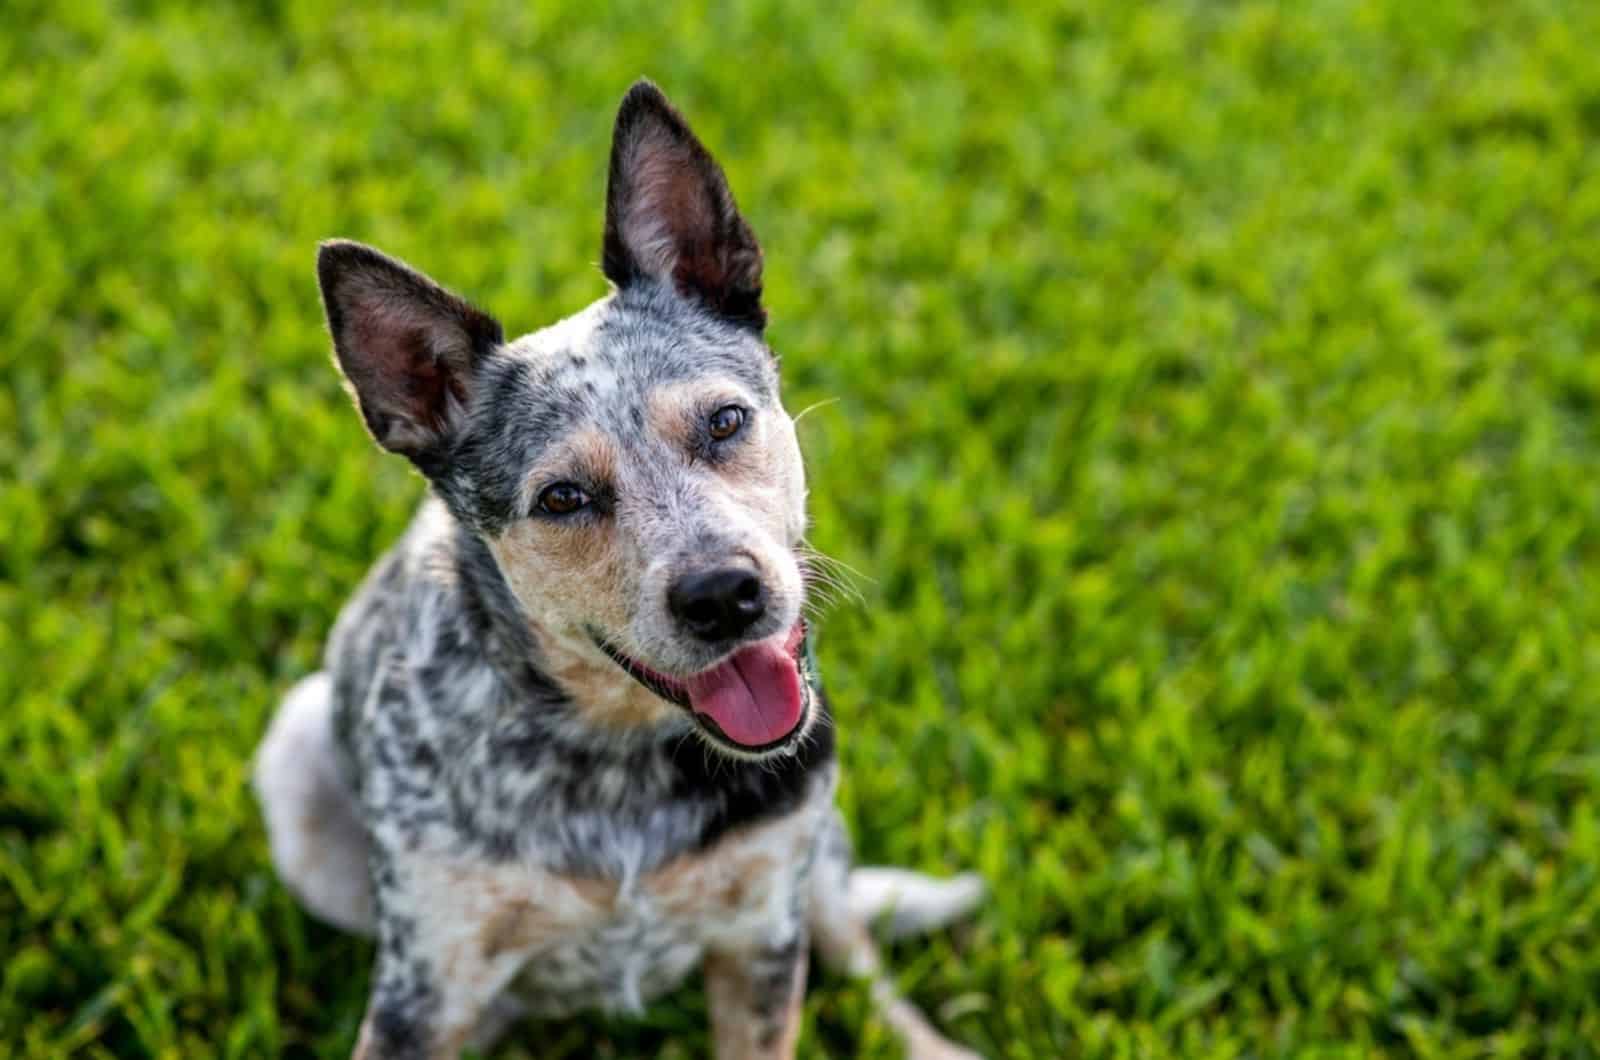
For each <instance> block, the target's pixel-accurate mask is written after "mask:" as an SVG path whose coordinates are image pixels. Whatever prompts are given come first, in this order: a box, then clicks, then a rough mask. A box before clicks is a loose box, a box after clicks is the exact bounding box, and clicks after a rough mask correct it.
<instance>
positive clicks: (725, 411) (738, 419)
mask: <svg viewBox="0 0 1600 1060" xmlns="http://www.w3.org/2000/svg"><path fill="white" fill-rule="evenodd" d="M707 426H708V427H709V428H710V431H711V437H713V438H715V439H716V440H717V441H719V442H721V441H726V440H727V439H729V438H732V437H733V436H734V435H736V434H738V433H739V428H740V427H743V426H744V409H742V408H740V407H739V406H738V405H724V406H722V407H721V408H720V409H718V410H717V411H715V412H713V413H712V414H711V420H710V422H709V423H708V424H707Z"/></svg>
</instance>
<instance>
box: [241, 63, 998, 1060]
mask: <svg viewBox="0 0 1600 1060" xmlns="http://www.w3.org/2000/svg"><path fill="white" fill-rule="evenodd" d="M317 271H318V276H319V279H320V280H321V284H322V296H323V302H324V304H325V306H326V309H327V315H328V325H329V328H330V330H331V331H332V334H333V346H334V351H335V353H336V355H337V360H338V363H339V367H340V368H341V370H342V371H343V372H344V376H345V378H346V379H347V380H348V382H349V386H350V390H351V391H352V393H353V394H354V397H355V400H356V404H357V405H358V406H359V408H360V410H361V415H362V416H363V418H364V419H365V420H366V424H367V427H368V428H369V429H370V430H371V432H372V435H373V437H374V438H376V439H377V441H378V443H379V444H380V445H382V446H383V447H384V448H386V449H389V450H391V451H394V452H397V453H401V454H403V455H404V456H406V457H408V458H409V459H410V460H411V461H412V462H413V463H414V464H415V465H416V466H417V468H419V469H420V470H421V472H422V474H423V475H424V476H426V478H427V480H428V482H429V483H430V485H431V487H432V490H431V495H430V498H429V499H428V500H427V501H426V503H424V505H423V506H422V509H421V511H420V512H419V514H418V515H417V518H416V521H415V522H414V523H413V525H412V527H411V528H410V530H409V531H408V532H407V533H406V535H405V537H404V538H403V539H402V540H401V541H400V543H399V544H398V545H396V547H395V548H394V549H393V550H392V551H391V552H390V553H389V554H388V555H387V556H386V557H385V558H384V559H383V560H382V561H381V562H380V563H379V564H378V565H377V567H376V568H375V569H374V570H373V572H372V574H371V575H370V577H369V578H368V579H367V582H366V584H365V585H364V586H363V587H362V589H361V591H360V592H359V593H358V594H357V595H356V596H355V598H354V599H353V600H351V602H350V603H349V604H348V605H347V606H346V607H345V609H344V612H343V614H342V615H341V616H340V618H339V621H338V624H337V625H336V626H335V628H334V631H333V635H332V638H331V639H330V641H329V644H328V651H327V662H326V669H325V670H324V671H323V672H320V673H318V674H315V675H313V676H311V677H309V678H306V679H305V680H304V681H302V682H301V683H300V684H299V685H298V686H296V687H295V688H294V690H293V691H291V692H290V694H289V695H288V697H287V698H286V699H285V701H284V703H283V706H282V707H281V708H280V710H279V712H278V715H277V718H276V719H275V720H274V722H273V724H272V727H271V729H270V731H269V732H268V733H267V737H266V740H265V741H264V742H263V744H262V747H261V749H260V751H259V753H258V756H257V761H256V773H255V784H256V789H257V792H258V794H259V796H260V799H261V802H262V805H263V807H264V810H265V814H266V819H267V825H268V830H269V833H270V836H271V843H272V856H273V860H274V862H275V863H276V865H277V868H278V871H279V873H280V874H281V875H282V877H283V879H284V881H285V883H287V884H288V886H289V888H290V889H291V890H292V891H293V892H294V893H295V894H296V895H297V896H298V897H299V898H300V900H301V901H302V902H303V903H304V904H305V905H306V907H307V908H308V909H309V910H310V911H311V912H312V913H314V914H316V915H317V916H319V917H321V918H323V919H325V920H327V921H330V922H332V923H334V924H336V925H339V926H341V927H344V928H347V929H349V930H352V931H358V932H364V933H373V932H375V933H376V935H377V938H378V951H377V965H376V968H375V971H374V975H373V982H372V992H371V999H370V1002H369V1005H368V1009H367V1015H366V1019H365V1021H364V1022H363V1024H362V1027H361V1034H360V1038H359V1041H358V1042H357V1045H356V1049H355V1053H356V1055H357V1056H360V1057H367V1058H377V1057H438V1056H451V1055H454V1054H456V1053H457V1052H458V1051H459V1050H460V1049H461V1048H462V1047H463V1046H464V1045H469V1044H470V1045H473V1046H476V1047H479V1048H482V1047H485V1046H486V1045H487V1044H488V1043H489V1042H491V1041H492V1040H493V1039H494V1037H495V1036H496V1035H497V1034H498V1033H499V1032H500V1031H501V1030H503V1029H504V1028H505V1026H506V1025H507V1024H508V1023H510V1022H511V1021H512V1020H514V1019H515V1018H517V1016H519V1015H520V1014H522V1013H524V1012H531V1013H535V1014H539V1015H543V1016H552V1015H560V1014H563V1013H570V1012H573V1011H575V1010H578V1009H581V1008H584V1007H588V1006H601V1007H606V1008H611V1009H621V1010H624V1011H637V1010H638V1009H640V1008H641V1007H642V1006H643V1005H644V1004H645V1003H646V1002H648V1001H650V1000H651V999H652V998H655V997H657V996H658V995H660V994H662V993H663V992H665V991H667V990H669V989H671V988H673V987H674V986H676V985H677V984H678V983H680V982H681V981H682V980H683V979H684V978H686V977H687V976H688V975H689V974H690V973H691V971H692V970H693V969H694V968H696V967H697V966H699V967H701V968H703V970H704V974H705V982H706V991H707V995H708V997H709V1003H710V1010H711V1019H712V1023H713V1036H714V1039H715V1042H716V1049H717V1053H718V1055H719V1056H720V1057H724V1058H728V1057H752V1056H788V1055H790V1054H792V1053H793V1051H794V1040H795V1035H796V1030H797V1027H798V1012H799V1005H800V998H801V994H802V991H803V989H804V982H805V969H806V959H807V954H808V951H809V948H810V945H811V944H815V946H816V947H817V949H818V951H819V952H820V953H821V954H822V956H823V957H824V959H825V960H827V961H828V962H829V963H830V964H832V965H836V966H838V967H839V968H841V969H843V970H845V971H847V972H849V973H850V974H853V975H858V976H864V977H869V978H870V979H871V980H872V982H873V993H874V997H875V998H876V1000H877V1001H878V1002H879V1004H880V1005H881V1006H882V1008H883V1011H884V1013H885V1015H886V1017H887V1019H888V1020H889V1022H890V1023H891V1024H892V1025H893V1026H894V1027H895V1028H896V1029H897V1030H898V1031H899V1032H900V1033H901V1034H902V1036H903V1037H904V1039H905V1042H906V1045H907V1047H908V1051H909V1052H910V1053H911V1054H912V1055H913V1056H916V1057H952V1056H969V1055H971V1054H969V1053H967V1051H966V1050H964V1049H961V1048H959V1047H957V1046H954V1045H952V1044H951V1043H949V1042H948V1041H946V1040H945V1039H943V1038H941V1037H940V1036H939V1035H938V1034H937V1033H936V1032H935V1031H934V1030H933V1029H932V1027H930V1026H929V1024H928V1023H927V1022H926V1021H925V1020H924V1019H923V1017H922V1016H921V1015H920V1014H919V1013H918V1012H917V1011H916V1010H915V1009H914V1008H912V1007H911V1006H910V1005H909V1004H908V1003H906V1002H905V1001H903V1000H901V999H899V998H897V997H896V996H895V995H894V992H893V990H892V988H891V987H890V985H889V982H888V979H887V978H886V977H885V976H884V975H883V974H882V973H881V972H880V969H879V963H878V957H877V954H876V951H875V949H874V945H873V941H872V939H871V937H870V936H869V934H868V925H869V923H870V922H871V921H873V920H874V919H878V918H883V919H885V920H886V921H887V924H886V928H887V930H890V931H899V932H905V931H915V930H920V929H927V928H932V927H936V926H938V925H941V924H944V923H946V922H947V921H949V920H951V919H952V918H954V917H957V916H959V915H961V914H962V913H964V912H966V911H967V910H968V909H970V908H971V907H972V906H973V905H975V904H976V902H977V901H978V899H979V896H980V894H981V891H982V887H981V884H980V883H979V881H978V880H976V879H975V878H973V877H970V876H967V877H960V878H957V879H953V880H948V881H936V880H933V879H929V878H927V877H923V876H919V875H916V874H914V873H910V872H904V871H899V870H893V869H856V870H854V871H851V869H850V866H849V844H848V841H847V839H846V836H845V832H844V829H843V825H842V822H841V821H840V819H839V816H838V814H837V812H836V811H835V810H834V808H833V793H834V785H835V780H836V764H835V758H834V741H833V723H832V721H831V719H830V717H829V715H828V708H827V704H826V702H825V700H824V699H823V695H822V690H821V686H820V684H819V683H818V680H817V674H816V670H815V664H814V663H813V662H812V656H811V654H810V652H809V651H808V646H807V642H806V627H805V624H804V621H803V619H802V617H801V606H802V603H803V599H804V596H805V592H806V587H807V584H808V581H809V577H810V576H809V574H808V569H807V566H806V564H805V563H804V562H803V560H802V558H801V557H802V555H803V552H802V549H801V535H802V533H803V532H804V529H805V525H806V515H805V482H804V475H803V471H802V467H801V461H800V451H799V448H798V446H797V445H796V442H795V434H794V425H793V423H792V421H791V420H790V418H789V416H788V415H787V414H786V413H785V412H784V409H783V407H782V405H781V404H780V403H779V396H778V370H777V364H776V361H775V358H774V356H773V354H772V352H771V350H770V349H768V347H767V346H766V344H765V343H764V341H763V339H762V332H763V327H764V324H765V321H766V313H765V310H764V309H763V308H762V305H761V250H760V248H759V246H758V245H757V244H756V240H755V237H754V235H753V234H752V233H751V231H750V228H749V226H748V225H747V224H746V223H745V221H744V219H743V218H742V217H741V216H740V215H739V212H738V210H737V208H736V207H735V205H734V201H733V196H732V194H731V193H730V192H729V190H728V186H727V182H726V180H725V179H724V177H723V175H722V171H721V170H720V169H719V168H718V166H717V164H716V163H715V162H714V161H713V160H712V159H711V156H710V155H709V154H707V153H706V150H705V149H704V148H703V147H702V146H701V145H700V143H699V141H697V140H696V139H695V137H694V135H693V134H692V133H691V132H690V131H689V129H688V127H687V126H686V125H685V124H684V122H683V119H682V118H681V117H679V115H678V114H677V112H676V111H674V110H673V109H672V107H671V106H670V105H669V104H668V103H667V101H666V99H665V98H664V97H663V96H662V95H661V93H660V92H659V91H657V90H656V88H655V87H654V86H653V85H651V84H649V83H647V82H640V83H639V84H637V85H635V86H634V87H633V88H632V89H631V90H630V91H629V92H628V94H627V97H626V98H625V99H624V100H623V102H622V108H621V111H620V112H619V114H618V115H617V123H616V132H615V138H614V140H613V143H612V152H611V169H610V180H609V189H608V193H607V201H606V221H605V241H604V271H605V274H606V276H607V277H608V278H609V279H610V280H611V282H612V284H614V285H615V288H616V290H615V291H614V292H613V293H612V294H611V295H610V296H609V297H607V298H604V299H602V300H601V301H599V302H597V303H595V304H594V305H592V306H590V307H589V308H588V309H586V310H584V311H583V312H581V313H579V314H577V315H576V316H574V317H571V318H570V319H567V320H564V321H562V322H560V323H558V324H556V325H554V326H552V327H549V328H546V329H544V330H543V331H539V332H536V333H534V334H532V335H528V336H526V337H524V338H521V339H518V340H516V341H514V342H506V341H505V340H504V339H503V337H502V335H501V331H500V325H499V324H497V323H496V322H495V321H494V320H493V319H492V318H491V317H489V316H487V315H486V314H484V313H483V312H481V311H479V310H477V309H475V308H473V307H472V306H471V305H469V304H467V303H466V302H465V301H463V300H461V299H460V298H457V297H456V296H454V295H452V294H450V293H449V292H447V291H445V290H444V289H442V288H440V287H438V286H437V285H435V284H434V283H433V282H431V281H430V280H428V279H426V278H425V277H423V276H422V275H420V274H419V273H417V272H414V271H413V270H411V269H410V268H408V267H406V266H405V265H403V264H401V263H399V262H397V261H395V260H393V259H391V258H388V257H385V256H384V255H382V254H380V253H378V252H377V251H375V250H372V249H370V248H368V247H364V246H361V245H360V244H357V243H347V242H331V243H327V244H325V245H324V246H323V247H322V250H321V254H320V256H319V257H318V261H317Z"/></svg>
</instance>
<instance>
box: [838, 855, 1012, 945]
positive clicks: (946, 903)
mask: <svg viewBox="0 0 1600 1060" xmlns="http://www.w3.org/2000/svg"><path fill="white" fill-rule="evenodd" d="M847 893H848V898H847V902H848V904H849V908H850V918H851V919H852V920H855V921H857V922H859V923H862V924H872V925H875V926H877V928H878V930H879V931H880V933H882V934H883V936H884V937H886V938H889V939H901V938H905V937H906V936H907V935H920V934H922V933H924V932H927V931H937V930H939V929H940V928H942V927H946V926H948V925H950V924H953V923H955V922H956V921H957V920H960V919H961V918H963V917H965V916H966V915H967V914H968V913H971V912H972V911H973V910H974V909H976V908H978V903H979V902H981V901H983V894H984V886H983V877H982V876H979V875H978V874H977V873H975V872H964V873H962V874H961V875H959V876H953V877H951V878H949V879H944V880H941V879H937V878H935V877H933V876H925V875H923V874H922V873H920V872H912V871H910V870H908V869H892V868H881V867H878V866H867V867H863V868H859V869H852V870H851V872H850V883H849V888H848V892H847Z"/></svg>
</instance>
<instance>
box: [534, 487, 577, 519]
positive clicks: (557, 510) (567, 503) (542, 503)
mask: <svg viewBox="0 0 1600 1060" xmlns="http://www.w3.org/2000/svg"><path fill="white" fill-rule="evenodd" d="M588 503H589V495H588V494H587V493H585V492H583V490H582V489H580V488H579V487H577V486H574V485H573V484H572V483H570V482H557V483H556V484H555V485H554V486H546V487H545V489H544V492H543V493H541V494H539V508H540V510H541V511H544V512H548V513H549V514H550V515H571V514H572V513H573V512H575V511H577V510H578V509H579V508H582V507H584V506H586V505H587V504H588Z"/></svg>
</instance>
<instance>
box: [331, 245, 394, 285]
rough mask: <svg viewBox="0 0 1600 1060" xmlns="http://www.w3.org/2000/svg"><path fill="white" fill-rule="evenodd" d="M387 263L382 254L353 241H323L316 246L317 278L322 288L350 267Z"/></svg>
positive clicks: (387, 260)
mask: <svg viewBox="0 0 1600 1060" xmlns="http://www.w3.org/2000/svg"><path fill="white" fill-rule="evenodd" d="M388 263H389V259H388V258H387V257H385V256H384V255H383V254H382V253H380V252H378V251H376V250H374V249H372V248H371V247H369V246H367V245H366V244H365V243H357V242H356V241H355V240H353V239H325V240H323V241H322V242H321V243H319V244H317V277H318V278H319V279H320V280H321V281H322V283H323V286H327V284H328V283H329V282H330V281H332V280H334V279H336V278H337V277H338V276H339V275H340V274H341V273H343V272H345V271H346V270H348V269H349V268H351V267H352V266H355V265H381V264H388Z"/></svg>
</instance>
